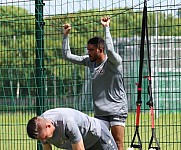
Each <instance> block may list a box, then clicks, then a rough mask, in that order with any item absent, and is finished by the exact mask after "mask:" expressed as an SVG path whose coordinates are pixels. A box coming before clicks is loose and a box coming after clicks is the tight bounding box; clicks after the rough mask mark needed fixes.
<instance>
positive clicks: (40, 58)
mask: <svg viewBox="0 0 181 150" xmlns="http://www.w3.org/2000/svg"><path fill="white" fill-rule="evenodd" d="M43 6H44V3H43V0H35V30H36V31H35V32H36V33H35V36H36V112H37V115H40V114H41V113H43V112H44V109H45V99H44V96H45V86H44V24H45V23H44V21H43ZM42 149H43V148H42V145H41V144H40V142H38V143H37V150H42Z"/></svg>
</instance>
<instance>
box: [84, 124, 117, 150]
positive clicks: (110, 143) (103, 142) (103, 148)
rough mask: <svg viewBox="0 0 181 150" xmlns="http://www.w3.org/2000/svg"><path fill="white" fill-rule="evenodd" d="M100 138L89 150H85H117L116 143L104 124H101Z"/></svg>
mask: <svg viewBox="0 0 181 150" xmlns="http://www.w3.org/2000/svg"><path fill="white" fill-rule="evenodd" d="M100 123H101V137H100V139H99V140H98V141H97V142H96V143H95V144H94V145H93V146H92V147H90V148H88V149H86V150H118V148H117V145H116V142H115V141H114V139H113V137H112V134H111V132H110V131H109V130H108V129H107V127H106V126H105V124H104V123H103V122H101V121H100Z"/></svg>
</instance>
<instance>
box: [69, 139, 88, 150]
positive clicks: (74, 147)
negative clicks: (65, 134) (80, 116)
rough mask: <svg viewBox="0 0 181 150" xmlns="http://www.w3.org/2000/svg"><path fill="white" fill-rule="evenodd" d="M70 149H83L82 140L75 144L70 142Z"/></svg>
mask: <svg viewBox="0 0 181 150" xmlns="http://www.w3.org/2000/svg"><path fill="white" fill-rule="evenodd" d="M72 149H73V150H85V148H84V143H83V140H81V141H80V142H78V143H76V144H72Z"/></svg>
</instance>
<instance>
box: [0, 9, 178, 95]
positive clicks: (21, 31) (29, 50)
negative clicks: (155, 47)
mask: <svg viewBox="0 0 181 150" xmlns="http://www.w3.org/2000/svg"><path fill="white" fill-rule="evenodd" d="M179 12H180V10H179ZM156 13H157V12H148V27H149V35H150V36H153V35H155V30H156V28H158V35H160V36H162V35H163V36H180V35H181V30H180V24H181V22H180V19H179V18H177V17H174V16H172V15H171V14H165V13H163V12H158V13H157V14H156ZM0 15H1V18H0V27H1V30H0V47H1V50H0V65H1V68H0V75H1V79H0V84H1V87H5V86H6V85H7V83H10V81H12V82H13V84H14V89H15V91H16V88H17V87H16V85H17V83H18V82H19V83H20V86H21V87H25V89H26V90H25V92H24V94H25V95H27V94H31V92H32V93H35V90H34V89H35V88H34V87H36V84H35V76H36V74H35V59H36V58H35V57H36V56H35V50H36V49H35V44H36V40H35V32H36V31H35V16H34V15H33V14H30V13H29V12H28V11H27V10H25V9H23V8H20V7H15V6H0ZM105 15H108V16H110V17H111V27H110V29H111V34H112V37H113V38H116V37H133V36H140V35H141V25H142V11H133V10H131V9H129V8H119V9H118V8H116V9H113V10H107V11H98V10H89V11H79V12H77V13H75V14H61V15H55V16H49V17H45V18H44V21H45V26H44V39H43V40H44V62H45V63H44V64H45V66H44V67H45V76H46V77H47V78H46V79H47V80H48V81H47V84H50V83H51V84H52V82H53V80H54V79H55V78H56V80H57V81H58V82H59V83H62V84H61V86H62V87H63V86H65V85H66V84H68V82H71V81H72V82H73V81H74V80H75V76H74V73H75V71H76V73H77V75H76V78H77V79H79V83H81V80H83V79H84V69H83V68H84V67H82V66H80V67H78V71H77V66H75V65H71V63H68V62H66V61H65V60H63V59H62V54H61V48H62V28H63V27H62V26H63V24H64V23H70V24H71V25H72V30H71V33H70V46H71V49H72V52H73V53H75V54H78V55H84V54H86V53H87V52H86V44H87V40H88V39H89V38H91V37H93V36H102V37H103V36H104V34H103V33H104V32H103V28H102V26H101V24H100V17H102V16H105ZM156 16H157V18H158V20H157V25H156ZM54 77H55V78H54ZM27 81H28V82H27ZM8 85H9V86H10V84H8ZM28 87H32V90H30V91H29V90H27V89H28ZM79 88H80V87H79ZM4 89H5V88H1V92H2V91H3V90H4ZM30 89H31V88H30ZM52 92H53V91H52V90H50V91H49V94H50V95H51V94H52ZM61 92H62V91H61ZM66 92H67V91H66ZM8 94H10V92H9V93H8Z"/></svg>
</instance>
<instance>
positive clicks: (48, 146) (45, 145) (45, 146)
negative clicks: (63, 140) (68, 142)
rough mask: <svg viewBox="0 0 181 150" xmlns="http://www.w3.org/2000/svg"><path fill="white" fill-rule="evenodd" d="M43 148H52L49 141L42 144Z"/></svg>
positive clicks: (47, 149) (45, 149) (44, 149)
mask: <svg viewBox="0 0 181 150" xmlns="http://www.w3.org/2000/svg"><path fill="white" fill-rule="evenodd" d="M43 150H52V146H51V144H49V143H47V144H43Z"/></svg>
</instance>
